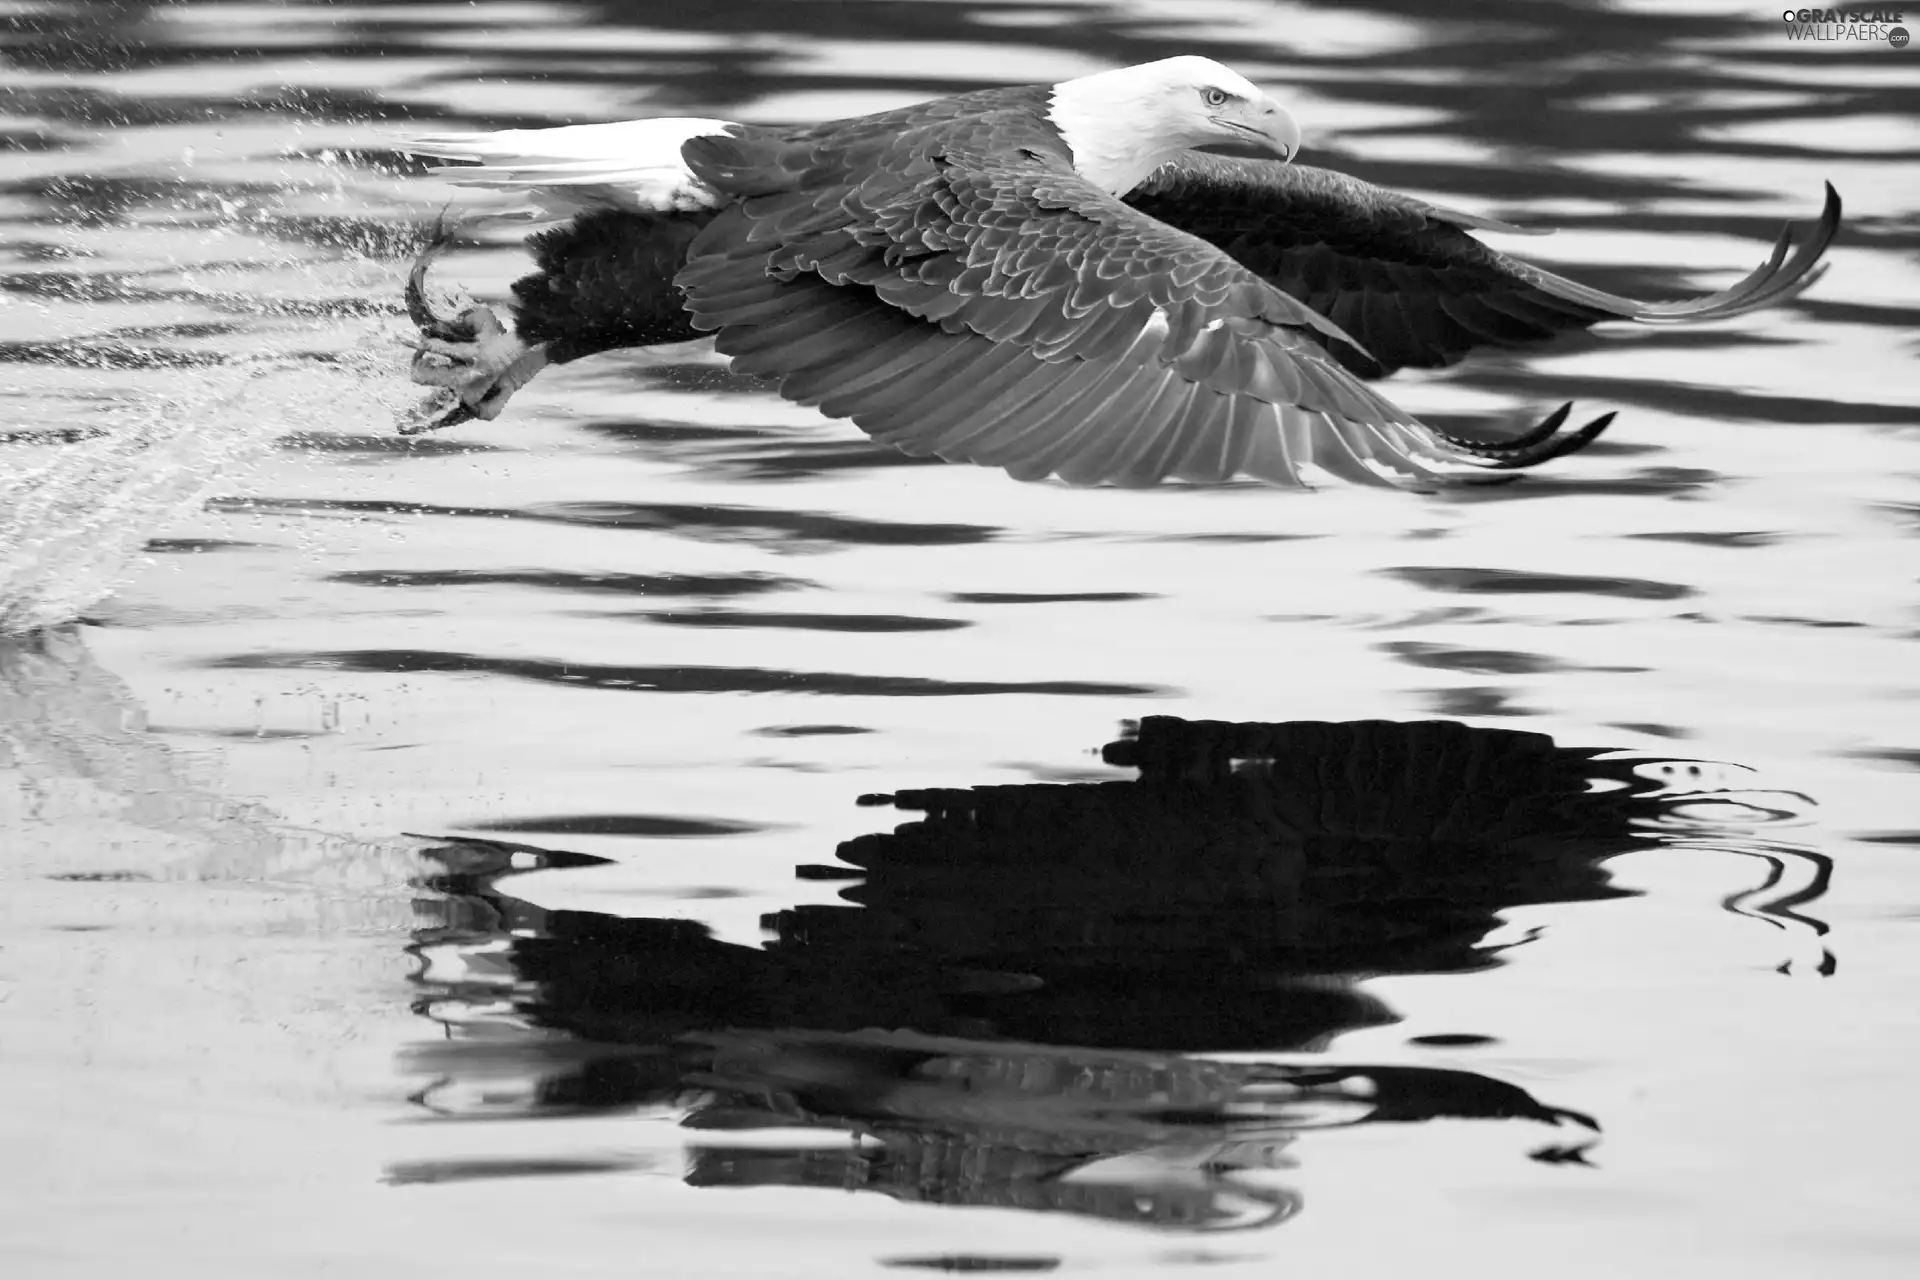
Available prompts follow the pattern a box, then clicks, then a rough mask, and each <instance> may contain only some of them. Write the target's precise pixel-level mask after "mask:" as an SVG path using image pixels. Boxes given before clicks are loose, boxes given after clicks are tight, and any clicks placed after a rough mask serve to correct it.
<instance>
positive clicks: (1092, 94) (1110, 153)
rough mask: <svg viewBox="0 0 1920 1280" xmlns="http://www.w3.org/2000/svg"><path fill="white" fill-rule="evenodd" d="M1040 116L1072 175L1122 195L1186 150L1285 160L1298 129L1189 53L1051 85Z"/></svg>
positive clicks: (1275, 107)
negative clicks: (1068, 154) (1061, 144)
mask: <svg viewBox="0 0 1920 1280" xmlns="http://www.w3.org/2000/svg"><path fill="white" fill-rule="evenodd" d="M1047 118H1048V119H1049V120H1051V121H1052V122H1053V125H1054V127H1055V128H1056V129H1058V130H1059V131H1060V136H1061V138H1062V139H1063V140H1064V141H1065V142H1066V144H1067V146H1068V148H1069V149H1071V150H1072V152H1073V164H1074V168H1075V169H1077V170H1078V171H1079V173H1080V175H1081V176H1082V177H1084V178H1086V179H1087V180H1088V181H1090V182H1093V183H1095V184H1096V185H1098V186H1101V187H1104V188H1105V189H1106V190H1108V191H1110V192H1112V193H1113V194H1114V195H1125V194H1126V193H1127V192H1128V191H1131V190H1132V189H1133V188H1134V187H1135V186H1137V185H1139V183H1140V182H1141V180H1142V179H1144V178H1145V177H1146V176H1147V175H1148V174H1150V173H1152V172H1153V171H1154V170H1155V169H1157V168H1159V167H1160V166H1161V165H1162V164H1165V163H1166V162H1167V161H1168V160H1170V159H1172V158H1173V156H1174V155H1175V154H1176V153H1178V152H1180V151H1184V150H1187V149H1188V148H1192V147H1206V148H1209V149H1218V150H1227V151H1232V152H1234V153H1237V154H1248V153H1253V154H1259V155H1263V156H1269V157H1272V158H1273V159H1277V160H1281V161H1287V160H1291V159H1293V158H1294V156H1296V155H1297V154H1299V151H1300V125H1299V124H1298V123H1297V122H1296V121H1295V120H1294V118H1293V117H1292V116H1291V115H1289V114H1288V113H1287V109H1286V108H1285V107H1283V106H1281V105H1280V104H1279V103H1277V102H1275V101H1274V100H1273V99H1272V98H1269V97H1268V96H1267V95H1266V94H1264V93H1262V92H1260V90H1259V89H1258V88H1257V87H1255V86H1254V85H1253V84H1252V82H1250V81H1249V80H1247V78H1246V77H1244V76H1242V75H1240V74H1238V73H1237V72H1234V71H1231V70H1229V69H1228V68H1226V67H1223V66H1221V65H1220V64H1219V63H1217V62H1215V61H1214V60H1213V59H1211V58H1199V57H1193V56H1191V55H1189V56H1185V57H1179V58H1163V59H1161V60H1160V61H1158V62H1144V63H1141V64H1140V65H1139V66H1135V67H1121V68H1119V69H1118V70H1115V71H1101V72H1098V73H1096V74H1094V75H1090V76H1081V77H1080V78H1078V79H1076V80H1065V81H1062V82H1061V83H1059V84H1057V85H1055V86H1053V97H1052V101H1051V104H1050V108H1049V110H1048V113H1047Z"/></svg>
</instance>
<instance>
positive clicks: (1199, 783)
mask: <svg viewBox="0 0 1920 1280" xmlns="http://www.w3.org/2000/svg"><path fill="white" fill-rule="evenodd" d="M1616 754H1617V753H1612V752H1607V751H1596V750H1587V749H1575V748H1567V747H1561V746H1558V745H1556V744H1555V743H1554V742H1553V741H1552V740H1551V739H1550V738H1548V737H1546V736H1544V735H1540V734H1534V733H1523V732H1516V731H1511V730H1495V729H1477V728H1469V727H1467V726H1465V725H1462V724H1459V723H1456V722H1451V721H1432V722H1421V723H1391V722H1385V721H1360V722H1352V723H1342V724H1334V723H1313V722H1296V723H1280V724H1230V723H1220V722H1196V721H1186V720H1180V719H1176V718H1173V717H1166V716H1156V717H1150V718H1148V719H1146V720H1144V721H1142V722H1141V723H1140V724H1139V725H1138V726H1137V729H1136V730H1135V731H1133V732H1132V733H1130V734H1129V735H1128V736H1126V737H1124V738H1122V739H1120V740H1118V741H1116V742H1113V743H1111V744H1109V745H1108V746H1107V747H1106V748H1105V756H1106V759H1107V761H1108V762H1109V763H1110V764H1114V765H1120V766H1126V767H1132V768H1135V769H1137V770H1138V777H1137V778H1135V779H1132V780H1116V781H1106V782H1092V783H1071V784H1023V785H1010V786H989V787H975V788H967V789H952V790H947V789H941V790H925V791H912V792H901V793H898V794H895V795H883V796H869V797H864V798H863V800H862V803H867V804H875V805H881V804H884V805H891V806H893V807H895V808H897V809H900V810H903V811H907V812H911V813H916V814H919V815H921V816H920V817H918V818H916V819H914V820H912V821H908V822H906V823H904V824H903V825H900V826H898V827H897V828H895V829H894V830H893V831H891V832H887V833H881V834H874V835H867V836H862V837H859V838H856V839H853V840H849V841H846V842H845V843H843V844H841V845H840V846H839V848H838V849H837V850H836V851H835V854H836V860H835V861H834V862H832V863H826V864H817V865H804V866H801V867H799V868H798V874H799V875H800V877H801V878H804V879H812V880H830V881H839V880H845V881H848V882H849V883H848V885H847V887H846V888H844V889H843V890H842V891H841V893H840V897H841V898H842V899H843V900H844V903H843V904H836V905H806V906H798V907H794V908H791V909H788V910H783V911H780V912H777V913H774V914H771V915H768V916H766V917H764V918H763V921H762V924H763V926H764V927H765V929H766V930H767V931H768V934H769V941H768V942H767V944H766V946H765V947H764V948H758V949H757V948H753V947H747V946H740V945H734V944H729V943H724V942H721V941H719V940H717V939H715V938H714V937H713V936H712V935H711V933H710V932H709V931H708V930H707V928H706V927H705V926H703V925H701V924H700V923H698V922H697V921H692V920H686V919H647V918H625V917H615V916H610V915H602V914H598V913H594V912H587V911H575V910H547V909H544V908H540V907H537V906H534V905H533V904H531V903H528V902H526V901H524V900H521V899H519V898H516V897H514V896H513V895H512V892H511V888H510V876H511V874H512V873H513V872H515V871H519V870H529V869H538V868H547V869H555V868H567V867H578V866H586V865H592V864H595V863H599V862H603V861H605V860H604V859H600V858H597V857H593V856H590V855H585V854H577V853H565V852H559V851H553V850H545V849H539V848H535V847H532V846H527V845H515V844H505V843H501V842H497V841H492V840H484V839H470V838H442V839H439V840H436V841H435V842H434V843H433V844H432V845H431V846H430V847H429V848H428V849H427V850H426V853H427V855H428V856H429V858H430V859H432V860H433V861H434V862H435V863H436V864H437V870H436V871H435V872H434V873H433V874H431V875H429V876H426V877H425V878H423V879H422V880H421V882H420V883H421V885H422V887H423V888H426V889H428V890H431V891H432V893H433V896H432V897H431V898H430V899H424V900H423V902H422V907H423V909H424V910H425V911H426V912H427V914H428V915H429V917H431V918H434V919H435V921H436V923H434V924H433V925H431V926H430V927H425V928H422V929H421V930H420V931H419V932H418V933H417V934H416V938H415V946H414V950H415V952H416V954H417V955H418V956H419V957H420V959H421V968H420V970H419V973H418V975H417V977H416V981H417V982H418V984H419V986H420V988H421V996H420V998H419V1000H418V1002H417V1005H416V1008H417V1009H418V1011H419V1012H421V1013H422V1014H424V1015H425V1016H428V1017H430V1018H434V1019H436V1020H439V1021H441V1022H443V1023H445V1024H446V1025H447V1027H448V1028H449V1038H448V1039H447V1040H446V1041H445V1042H443V1043H440V1044H437V1045H431V1046H426V1047H422V1048H421V1049H419V1050H418V1051H416V1053H415V1055H414V1058H413V1061H412V1063H411V1068H412V1069H413V1070H414V1071H417V1072H419V1073H422V1074H425V1075H427V1076H429V1077H431V1078H433V1079H434V1083H432V1084H430V1085H429V1086H428V1087H427V1088H425V1089H424V1090H422V1091H421V1093H420V1094H419V1095H418V1098H417V1100H418V1101H419V1102H420V1104H421V1105H422V1106H424V1107H426V1108H428V1109H430V1110H433V1111H434V1112H436V1113H439V1114H442V1115H445V1116H450V1117H461V1116H486V1115H498V1114H517V1115H535V1116H538V1115H568V1114H580V1113H593V1112H621V1111H630V1110H646V1109H651V1110H653V1111H655V1112H658V1113H663V1114H674V1115H678V1116H679V1117H680V1123H681V1124H682V1125H684V1126H685V1127H687V1128H690V1129H696V1130H703V1131H705V1133H704V1134H703V1136H702V1137H701V1138H700V1139H699V1140H698V1141H696V1142H695V1143H694V1145H693V1154H692V1155H691V1157H690V1160H691V1165H690V1167H689V1168H688V1170H687V1172H686V1177H687V1180H688V1181H689V1182H691V1183H693V1184H696V1185H702V1186H812V1187H825V1188H842V1189H858V1190H870V1191H878V1192H880V1193H883V1194H885V1195H889V1196H892V1197H895V1198H898V1199H902V1200H910V1201H918V1202H928V1203H938V1204H949V1205H980V1206H999V1207H1007V1208H1021V1209H1029V1210H1039V1211H1055V1212H1067V1213H1073V1214H1081V1215H1089V1216H1094V1217H1099V1218H1104V1219H1109V1220H1113V1221H1120V1222H1128V1223H1134V1224H1137V1225H1143V1226H1151V1227H1158V1228H1166V1229H1180V1230H1202V1231H1206V1230H1213V1231H1217V1230H1226V1229H1233V1228H1244V1227H1255V1226H1261V1225H1269V1224H1272V1223H1274V1222H1277V1221H1280V1220H1283V1219H1285V1218H1287V1217H1290V1216H1291V1215H1292V1214H1293V1213H1295V1212H1296V1211H1297V1210H1298V1209H1299V1207H1300V1203H1301V1202H1300V1198H1299V1196H1298V1195H1297V1193H1295V1192H1294V1191H1292V1190H1290V1189H1288V1188H1286V1187H1284V1186H1281V1185H1277V1184H1275V1182H1274V1181H1273V1180H1272V1177H1271V1171H1272V1170H1275V1169H1285V1168H1290V1167H1292V1166H1293V1164H1294V1157H1293V1155H1292V1154H1291V1153H1290V1151H1289V1148H1290V1147H1292V1146H1293V1144H1294V1143H1295V1142H1296V1140H1297V1139H1298V1137H1299V1136H1300V1135H1301V1134H1302V1133H1303V1132H1307V1131H1310V1130H1316V1129H1322V1128H1328V1127H1341V1126H1354V1125H1372V1124H1384V1123H1414V1122H1420V1121H1427V1120H1434V1119H1442V1118H1447V1119H1464V1120H1487V1121H1504V1122H1524V1123H1527V1124H1536V1125H1540V1126H1542V1127H1543V1128H1542V1133H1541V1142H1540V1144H1539V1145H1538V1146H1537V1147H1536V1148H1535V1149H1534V1150H1533V1152H1532V1154H1533V1156H1534V1158H1536V1159H1539V1160H1542V1161H1545V1162H1549V1163H1558V1162H1583V1161H1584V1158H1585V1152H1586V1151H1587V1150H1589V1149H1590V1148H1591V1147H1592V1146H1593V1145H1594V1144H1595V1143H1596V1142H1597V1141H1598V1136H1597V1135H1598V1132H1599V1128H1600V1125H1599V1122H1598V1121H1597V1120H1596V1119H1595V1118H1593V1117H1591V1116H1588V1115H1585V1114H1582V1113H1580V1112H1578V1111H1575V1110H1572V1109H1569V1108H1565V1107H1561V1106H1557V1105H1553V1104H1552V1103H1550V1102H1547V1101H1542V1100H1540V1099H1537V1098H1535V1097H1534V1096H1533V1095H1532V1094H1531V1093H1529V1092H1527V1091H1526V1090H1524V1089H1522V1088H1520V1087H1518V1086H1516V1085H1514V1084H1511V1083H1508V1082H1506V1081H1503V1080H1500V1079H1498V1078H1496V1077H1494V1076H1492V1075H1489V1074H1485V1073H1481V1072H1475V1071H1470V1070H1461V1069H1454V1068H1447V1067H1435V1066H1425V1065H1405V1064H1367V1063H1363V1062H1347V1061H1341V1060H1339V1059H1337V1058H1330V1057H1326V1056H1322V1055H1321V1054H1319V1053H1315V1052H1312V1051H1315V1050H1324V1049H1325V1047H1326V1046H1327V1045H1328V1043H1329V1042H1330V1041H1331V1040H1333V1039H1334V1038H1335V1037H1336V1036H1338V1035H1339V1034H1341V1033H1343V1032H1346V1031H1351V1030H1355V1029H1359V1028H1365V1027H1375V1026H1383V1025H1389V1024H1391V1023H1392V1022H1394V1021H1395V1020H1396V1016H1395V1015H1394V1013H1393V1012H1392V1011H1391V1010H1389V1009H1388V1008H1386V1007H1385V1006H1384V1005H1382V1004H1381V1003H1380V1002H1379V1001H1378V1000H1377V999H1375V998H1374V997H1373V996H1371V995H1370V994H1368V993H1367V992H1366V991H1365V990H1364V989H1363V988H1362V986H1361V983H1362V982H1363V981H1364V980H1365V979H1367V978H1371V977H1377V976H1381V975H1391V974H1415V973H1419V974H1436V973H1466V972H1471V971H1474V970H1477V969H1483V968H1486V967H1488V966H1491V965H1496V964H1499V963H1501V953H1502V952H1503V951H1504V950H1505V949H1506V947H1507V946H1511V945H1513V943H1511V942H1509V943H1505V944H1495V943H1490V942H1489V941H1488V937H1489V935H1490V934H1491V933H1492V932H1493V931H1494V930H1495V929H1496V927H1497V926H1498V925H1499V923H1500V913H1501V912H1503V911H1506V910H1508V909H1510V908H1514V907H1518V906H1524V905H1528V904H1537V903H1562V902H1582V901H1597V900H1601V899H1607V898H1613V897H1619V896H1625V895H1626V894H1627V891H1625V890H1622V889H1620V888H1617V887H1615V886H1614V885H1612V884H1611V883H1610V881H1609V877H1608V874H1607V872H1606V871H1605V870H1604V868H1603V867H1602V863H1603V862H1604V861H1605V860H1606V859H1608V858H1611V857H1614V856H1617V855H1620V854H1625V853H1630V852H1635V851H1641V850H1649V849H1655V848H1660V847H1663V846H1667V845H1669V844H1670V843H1672V842H1673V841H1674V839H1675V837H1674V833H1673V830H1672V829H1670V828H1669V827H1668V826H1667V824H1666V819H1667V817H1668V816H1669V815H1672V814H1674V813H1676V812H1678V811H1680V810H1682V809H1685V808H1689V807H1692V808H1696V809H1697V808H1699V807H1700V806H1702V805H1703V804H1704V805H1709V806H1710V805H1711V804H1712V803H1713V802H1714V801H1716V800H1721V799H1731V800H1732V802H1733V803H1740V802H1739V801H1738V799H1737V795H1738V793H1734V792H1728V791H1725V790H1722V789H1720V788H1717V787H1715V786H1713V785H1712V784H1711V783H1706V784H1703V785H1702V786H1700V787H1699V788H1698V789H1689V787H1688V786H1687V785H1685V784H1682V785H1680V786H1678V787H1676V786H1675V785H1673V784H1672V783H1671V782H1670V781H1663V780H1661V778H1660V777H1659V774H1660V770H1658V769H1649V768H1648V766H1649V764H1650V763H1657V762H1649V761H1646V760H1642V759H1622V758H1611V757H1615V756H1616ZM1669 772H1672V771H1669ZM1678 773H1679V775H1680V776H1682V777H1683V778H1684V777H1685V776H1686V774H1687V771H1686V769H1685V768H1684V767H1682V768H1680V769H1679V770H1678ZM1721 847H1724V848H1734V847H1735V846H1734V845H1733V844H1727V845H1723V846H1721ZM1801 856H1802V858H1803V860H1804V861H1805V863H1806V864H1807V865H1808V866H1809V867H1811V868H1812V870H1811V872H1810V873H1809V874H1808V875H1807V876H1806V877H1805V883H1804V885H1803V887H1802V888H1801V889H1800V890H1799V891H1798V892H1795V893H1792V894H1788V893H1785V892H1780V891H1778V890H1779V882H1780V880H1781V877H1782V874H1783V873H1781V872H1779V871H1778V870H1777V869H1776V874H1775V875H1773V876H1771V877H1770V879H1769V886H1768V891H1773V896H1772V899H1771V901H1770V902H1768V903H1767V904H1765V905H1761V906H1760V907H1759V908H1758V910H1757V911H1755V910H1754V909H1753V906H1754V904H1753V901H1751V900H1749V901H1745V902H1743V904H1742V905H1743V908H1744V909H1746V910H1747V912H1748V914H1758V915H1761V916H1764V917H1767V918H1771V919H1772V920H1773V921H1774V922H1775V923H1778V924H1781V925H1783V926H1788V925H1791V926H1792V927H1797V928H1804V929H1808V930H1811V931H1812V932H1813V933H1815V934H1818V933H1821V932H1823V931H1824V928H1823V926H1821V925H1819V924H1818V923H1817V922H1816V921H1813V920H1811V919H1809V918H1807V917H1804V916H1801V915H1798V914H1796V910H1795V909H1796V908H1797V907H1799V906H1801V905H1804V904H1805V903H1807V902H1810V901H1812V900H1814V899H1815V898H1817V897H1818V896H1819V894H1820V893H1821V892H1822V891H1824V887H1825V883H1826V877H1827V873H1828V868H1827V866H1826V864H1825V862H1824V860H1823V859H1821V858H1819V857H1818V856H1817V855H1813V854H1803V855H1801ZM1776 861H1778V859H1777V858H1776ZM1764 892H1766V891H1763V893H1764ZM1754 896H1759V895H1754ZM1729 905H1732V902H1731V900H1730V903H1729ZM1525 940H1526V939H1520V940H1519V941H1525ZM476 1024H479V1026H478V1028H477V1029H478V1030H480V1031H482V1032H483V1033H484V1034H480V1035H470V1034H469V1033H470V1032H472V1031H474V1030H476ZM1480 1039H1481V1038H1479V1037H1475V1036H1472V1035H1465V1036H1460V1037H1451V1038H1449V1040H1451V1041H1453V1042H1457V1043H1461V1044H1471V1043H1477V1042H1479V1041H1480ZM1442 1042H1443V1043H1445V1042H1447V1041H1442ZM1216 1055H1232V1056H1231V1057H1221V1056H1216ZM809 1128H810V1129H816V1130H819V1131H821V1138H822V1140H821V1141H815V1142H806V1143H794V1142H788V1143H787V1144H786V1145H778V1144H777V1139H774V1138H772V1137H771V1136H769V1137H768V1138H762V1139H760V1140H757V1141H754V1142H752V1143H750V1144H749V1143H744V1142H734V1143H729V1142H728V1141H727V1140H725V1139H724V1138H723V1137H721V1136H720V1134H721V1133H724V1132H740V1131H752V1130H782V1131H791V1130H795V1129H809ZM1549 1130H1552V1131H1554V1132H1549ZM716 1131H717V1132H716ZM836 1136H837V1140H836ZM769 1141H773V1142H775V1143H776V1145H771V1146H769V1145H768V1142H769ZM528 1171H529V1170H527V1169H525V1168H523V1167H521V1166H519V1165H503V1166H501V1167H499V1168H498V1169H488V1168H487V1167H485V1166H484V1165H472V1164H465V1165H461V1166H458V1167H453V1166H445V1165H435V1164H417V1165H410V1166H404V1167H396V1168H395V1169H394V1170H392V1171H390V1174H391V1176H393V1177H394V1178H396V1179H399V1180H408V1181H429V1180H441V1179H448V1178H456V1177H473V1176H489V1175H490V1174H491V1175H493V1176H506V1175H511V1174H515V1173H524V1172H528Z"/></svg>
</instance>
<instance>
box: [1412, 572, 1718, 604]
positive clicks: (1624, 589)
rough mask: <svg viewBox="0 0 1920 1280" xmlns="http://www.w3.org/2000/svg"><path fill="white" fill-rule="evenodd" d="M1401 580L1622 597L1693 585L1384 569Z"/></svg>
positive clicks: (1489, 590)
mask: <svg viewBox="0 0 1920 1280" xmlns="http://www.w3.org/2000/svg"><path fill="white" fill-rule="evenodd" d="M1381 572H1383V573H1386V574H1387V575H1389V576H1391V577H1395V578H1398V579H1400V580H1401V581H1402V582H1411V583H1413V584H1414V585H1415V586H1420V587H1426V588H1429V589H1430V590H1433V591H1457V592H1460V593H1462V594H1466V595H1585V596H1616V597H1619V598H1621V599H1625V600H1684V599H1686V598H1687V597H1688V596H1691V595H1693V594H1695V592H1694V589H1693V588H1692V587H1687V586H1682V585H1680V584H1679V583H1677V582H1656V581H1654V580H1652V579H1651V578H1597V577H1588V576H1585V575H1583V574H1574V573H1526V572H1523V571H1521V570H1518V569H1452V568H1440V569H1426V568H1404V569H1384V570H1382V571H1381Z"/></svg>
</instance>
